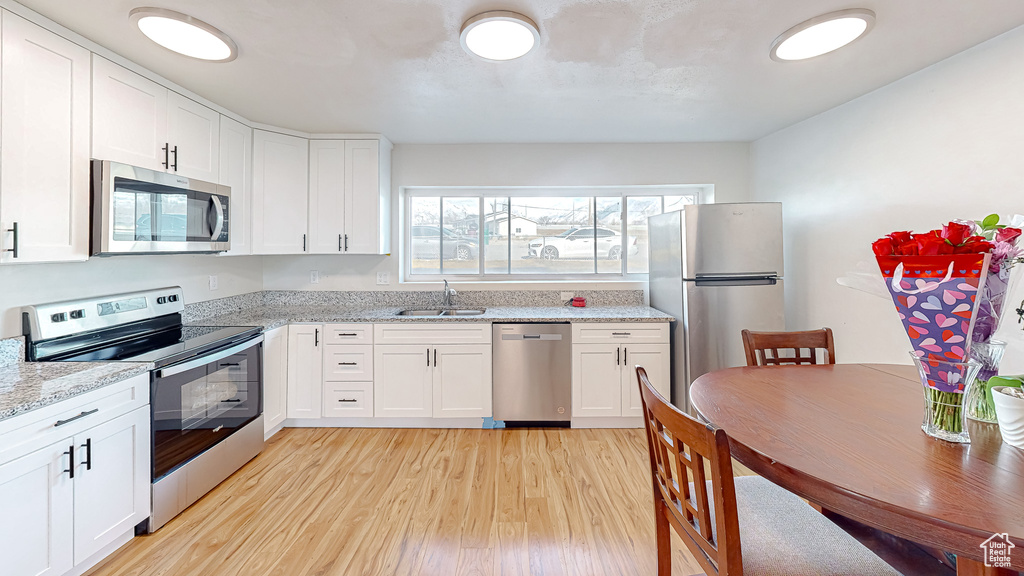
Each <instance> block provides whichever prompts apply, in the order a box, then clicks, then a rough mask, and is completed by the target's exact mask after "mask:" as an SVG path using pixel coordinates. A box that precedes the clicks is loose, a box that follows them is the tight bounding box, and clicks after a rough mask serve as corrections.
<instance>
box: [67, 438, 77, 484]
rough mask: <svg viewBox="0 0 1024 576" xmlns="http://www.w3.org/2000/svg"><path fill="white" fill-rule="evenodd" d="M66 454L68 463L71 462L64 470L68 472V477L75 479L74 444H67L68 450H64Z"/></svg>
mask: <svg viewBox="0 0 1024 576" xmlns="http://www.w3.org/2000/svg"><path fill="white" fill-rule="evenodd" d="M65 454H67V455H68V459H69V463H70V464H71V465H70V466H69V467H68V468H66V469H65V470H64V471H65V472H67V473H68V478H71V479H72V480H74V479H75V445H74V444H72V445H71V446H68V451H67V452H65Z"/></svg>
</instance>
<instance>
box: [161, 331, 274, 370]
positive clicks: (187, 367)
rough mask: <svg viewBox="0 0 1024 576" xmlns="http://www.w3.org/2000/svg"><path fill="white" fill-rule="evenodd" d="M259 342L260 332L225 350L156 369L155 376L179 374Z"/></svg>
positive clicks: (261, 338)
mask: <svg viewBox="0 0 1024 576" xmlns="http://www.w3.org/2000/svg"><path fill="white" fill-rule="evenodd" d="M260 342H263V335H262V334H260V335H259V336H257V337H255V338H250V339H249V340H246V341H245V342H242V343H241V344H239V345H237V346H232V347H231V348H228V349H226V350H221V351H220V352H216V353H214V354H207V355H204V356H200V357H199V358H196V359H194V360H189V361H188V362H182V363H181V364H174V365H172V366H168V367H167V368H162V369H160V370H157V371H156V377H157V378H166V377H167V376H174V375H175V374H181V373H182V372H188V371H189V370H192V369H193V368H199V367H201V366H206V365H207V364H212V363H214V362H216V361H218V360H223V359H224V358H227V357H228V356H231V355H232V354H237V353H238V352H241V351H242V350H246V349H248V348H252V347H253V346H255V345H257V344H259V343H260Z"/></svg>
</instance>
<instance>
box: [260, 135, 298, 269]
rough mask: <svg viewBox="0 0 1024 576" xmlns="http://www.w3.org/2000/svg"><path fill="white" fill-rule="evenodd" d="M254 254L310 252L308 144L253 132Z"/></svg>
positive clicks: (289, 138)
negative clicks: (308, 230)
mask: <svg viewBox="0 0 1024 576" xmlns="http://www.w3.org/2000/svg"><path fill="white" fill-rule="evenodd" d="M252 165H253V178H252V190H253V206H252V245H253V254H304V253H306V252H307V251H308V237H307V234H308V232H307V215H308V207H309V194H308V179H309V141H308V140H306V139H305V138H298V137H296V136H288V135H285V134H278V133H277V132H268V131H266V130H253V158H252Z"/></svg>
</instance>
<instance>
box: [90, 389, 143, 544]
mask: <svg viewBox="0 0 1024 576" xmlns="http://www.w3.org/2000/svg"><path fill="white" fill-rule="evenodd" d="M75 451H76V457H75V563H76V564H78V563H80V562H83V561H84V560H86V559H87V558H89V557H90V556H92V555H93V554H95V553H97V552H99V551H100V550H101V549H102V548H104V547H105V546H107V545H108V544H110V543H112V542H114V541H115V540H116V539H117V538H118V537H119V536H121V535H122V534H124V533H125V532H129V531H131V530H132V529H133V528H134V527H135V525H136V524H138V523H139V522H142V521H143V520H145V519H146V518H148V517H149V512H150V487H151V485H150V435H149V408H148V407H145V408H138V409H136V410H133V411H132V412H129V413H128V414H125V415H123V416H119V417H117V418H115V419H113V420H110V421H109V422H106V423H104V424H100V425H98V426H96V427H94V428H90V429H89V430H86V431H85V432H83V433H81V434H78V435H77V436H75Z"/></svg>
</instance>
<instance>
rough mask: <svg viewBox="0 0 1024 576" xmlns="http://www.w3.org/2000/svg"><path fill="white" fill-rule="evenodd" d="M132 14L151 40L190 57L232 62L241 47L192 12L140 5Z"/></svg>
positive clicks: (131, 17) (130, 15)
mask: <svg viewBox="0 0 1024 576" xmlns="http://www.w3.org/2000/svg"><path fill="white" fill-rule="evenodd" d="M128 18H129V19H130V20H131V21H132V22H134V23H135V25H136V26H138V27H139V30H141V31H142V33H143V34H145V35H146V36H147V37H148V38H149V39H150V40H152V41H153V42H156V43H157V44H159V45H161V46H163V47H164V48H167V49H168V50H172V51H174V52H177V53H178V54H183V55H185V56H188V57H190V58H197V59H199V60H207V61H211V62H230V61H232V60H234V59H235V57H236V56H238V47H237V46H235V43H234V42H233V41H232V40H231V38H229V37H228V35H227V34H225V33H223V32H221V31H220V30H218V29H216V28H214V27H213V26H210V25H209V24H207V23H206V22H203V21H202V20H197V19H195V18H193V17H191V16H189V15H188V14H182V13H181V12H175V11H174V10H167V9H165V8H136V9H134V10H132V11H131V12H129V13H128Z"/></svg>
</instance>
